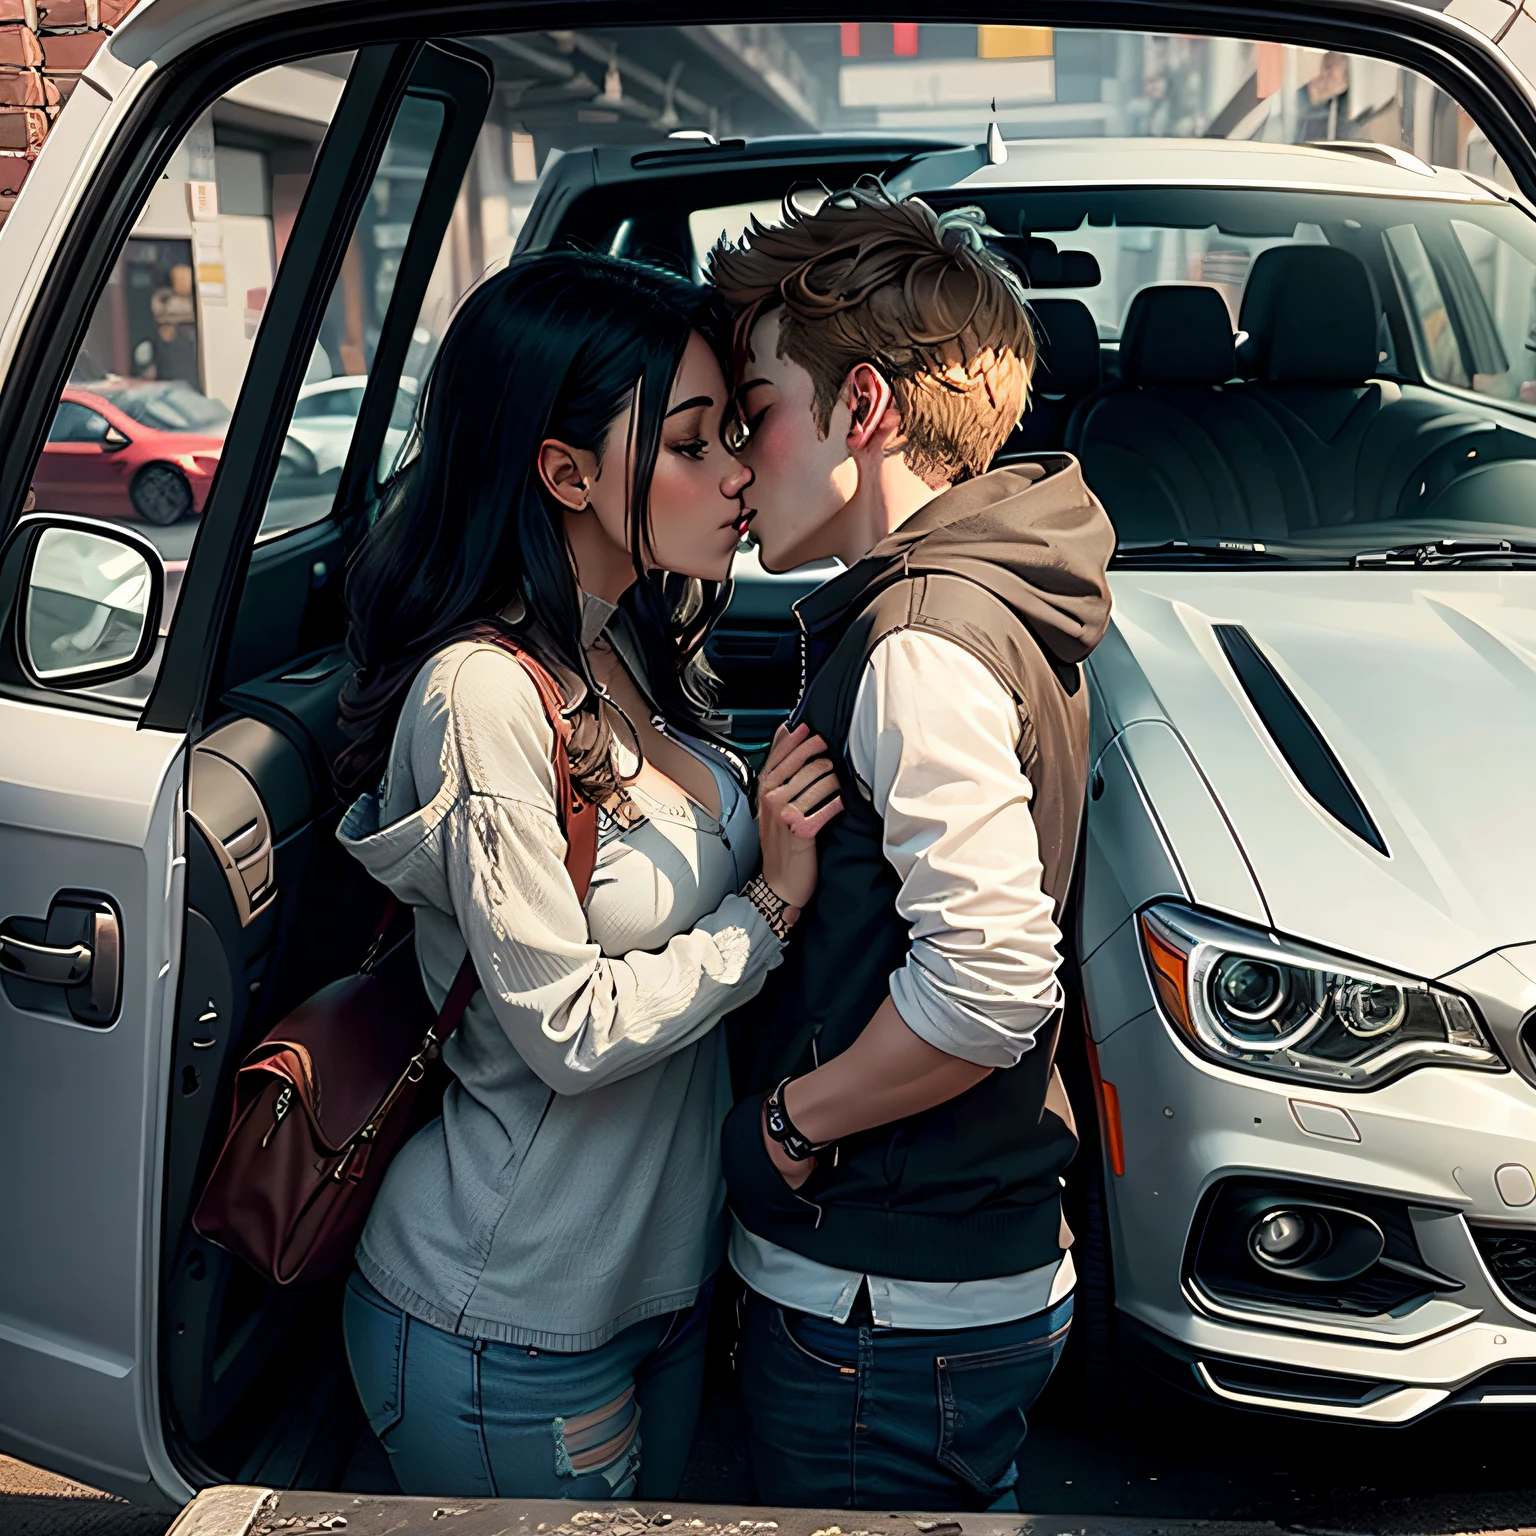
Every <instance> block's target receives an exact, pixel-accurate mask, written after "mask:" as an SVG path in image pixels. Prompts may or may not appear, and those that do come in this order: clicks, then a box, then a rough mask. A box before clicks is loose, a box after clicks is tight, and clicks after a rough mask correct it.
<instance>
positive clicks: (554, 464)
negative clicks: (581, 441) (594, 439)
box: [539, 437, 597, 512]
mask: <svg viewBox="0 0 1536 1536" xmlns="http://www.w3.org/2000/svg"><path fill="white" fill-rule="evenodd" d="M596 477H597V459H596V456H595V455H593V454H592V453H590V452H589V451H588V450H587V449H585V448H572V447H571V446H570V445H569V444H568V443H561V442H557V441H556V440H555V439H554V438H552V437H547V438H545V439H544V441H543V442H542V443H540V444H539V479H540V480H542V481H543V482H544V489H545V490H546V491H548V492H549V494H550V495H551V496H553V497H554V498H555V500H556V501H558V502H559V503H560V505H561V506H562V507H564V508H565V509H566V510H567V511H568V512H585V511H586V510H587V503H588V502H589V501H590V500H591V498H592V482H593V480H594V479H596Z"/></svg>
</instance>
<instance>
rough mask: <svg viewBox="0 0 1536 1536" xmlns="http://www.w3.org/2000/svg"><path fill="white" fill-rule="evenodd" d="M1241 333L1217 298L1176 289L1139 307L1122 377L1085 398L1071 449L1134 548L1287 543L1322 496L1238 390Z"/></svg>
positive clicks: (1152, 293)
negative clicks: (1295, 523)
mask: <svg viewBox="0 0 1536 1536" xmlns="http://www.w3.org/2000/svg"><path fill="white" fill-rule="evenodd" d="M1234 368H1235V363H1234V357H1233V338H1232V322H1231V317H1230V316H1229V314H1228V312H1227V307H1226V304H1225V302H1224V301H1223V299H1222V297H1221V295H1220V294H1219V293H1218V292H1217V291H1216V289H1214V288H1211V287H1207V286H1204V285H1200V284H1192V283H1170V284H1162V285H1158V286H1155V287H1151V288H1144V289H1142V291H1141V292H1140V293H1138V294H1137V295H1136V297H1135V299H1134V300H1132V302H1131V307H1130V310H1129V311H1128V312H1127V314H1126V320H1125V328H1124V331H1123V333H1122V335H1121V340H1120V378H1119V380H1118V381H1115V382H1112V383H1109V384H1106V385H1104V386H1102V387H1101V388H1100V389H1098V390H1097V391H1095V392H1094V393H1092V394H1090V395H1089V396H1088V397H1087V398H1086V399H1084V400H1083V401H1082V402H1081V403H1080V404H1079V405H1078V407H1077V408H1076V410H1075V411H1074V412H1073V415H1072V419H1071V421H1070V422H1069V424H1068V428H1067V438H1066V446H1067V450H1068V452H1071V453H1075V454H1077V456H1078V457H1079V459H1080V460H1081V461H1082V466H1083V474H1084V477H1085V478H1086V480H1087V482H1088V484H1089V486H1090V488H1091V489H1092V490H1093V491H1094V492H1095V493H1096V494H1097V495H1098V497H1099V499H1100V500H1101V501H1102V502H1103V503H1104V505H1105V508H1106V509H1107V511H1108V512H1109V515H1110V518H1111V519H1112V520H1113V522H1114V524H1115V527H1116V530H1117V532H1118V533H1119V535H1120V538H1121V540H1122V541H1125V542H1129V543H1148V542H1151V543H1155V542H1159V541H1161V540H1164V539H1207V538H1231V539H1245V540H1246V539H1266V538H1275V539H1283V538H1284V537H1285V536H1286V534H1287V532H1288V530H1289V529H1290V527H1291V519H1292V517H1293V516H1297V515H1299V516H1301V517H1304V518H1306V517H1310V515H1311V502H1312V497H1311V491H1310V488H1309V486H1308V484H1307V479H1306V476H1305V474H1304V473H1303V470H1302V466H1301V463H1300V460H1299V459H1298V456H1297V454H1296V451H1295V449H1294V448H1293V447H1292V446H1291V444H1290V442H1289V440H1288V439H1287V436H1286V434H1285V432H1284V431H1283V430H1281V428H1280V426H1279V425H1278V424H1277V423H1276V421H1275V419H1274V417H1273V416H1272V415H1271V414H1270V413H1269V412H1268V411H1267V410H1266V409H1265V408H1264V407H1263V406H1262V405H1260V404H1258V403H1257V402H1255V401H1254V400H1253V399H1251V398H1249V397H1248V394H1247V393H1246V392H1245V391H1244V390H1243V389H1242V388H1241V387H1237V388H1234V387H1232V382H1231V381H1232V379H1233V373H1234Z"/></svg>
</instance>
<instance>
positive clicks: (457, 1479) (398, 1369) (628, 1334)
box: [342, 1270, 713, 1500]
mask: <svg viewBox="0 0 1536 1536" xmlns="http://www.w3.org/2000/svg"><path fill="white" fill-rule="evenodd" d="M712 1289H713V1283H711V1284H710V1285H707V1286H705V1288H704V1290H703V1292H702V1293H701V1294H700V1296H699V1299H698V1301H697V1302H696V1303H695V1304H694V1306H693V1307H692V1308H691V1309H690V1310H689V1311H687V1312H669V1313H667V1314H666V1315H665V1316H662V1317H653V1318H649V1319H648V1320H647V1321H645V1322H643V1323H635V1324H634V1325H633V1326H632V1327H629V1328H626V1329H625V1330H624V1331H623V1332H622V1333H619V1334H616V1335H615V1336H614V1337H613V1338H611V1339H610V1340H609V1341H608V1342H607V1343H606V1344H604V1345H602V1346H601V1347H600V1348H598V1349H589V1350H584V1351H582V1352H581V1353H580V1354H555V1353H552V1352H551V1351H549V1350H540V1349H525V1348H523V1347H522V1346H520V1345H517V1344H498V1343H492V1342H487V1341H485V1340H483V1339H466V1338H460V1337H459V1336H458V1335H457V1334H452V1333H445V1332H443V1331H442V1330H441V1329H439V1328H433V1327H431V1326H430V1325H429V1324H427V1323H423V1322H420V1321H418V1320H417V1319H416V1318H414V1317H409V1316H407V1315H406V1314H405V1313H404V1312H402V1311H401V1310H400V1309H399V1307H396V1306H393V1305H392V1304H391V1303H390V1302H388V1301H386V1300H385V1299H384V1297H382V1296H381V1295H379V1293H378V1292H377V1291H376V1290H374V1288H373V1287H372V1286H371V1285H369V1284H368V1282H367V1281H366V1280H364V1279H363V1277H362V1275H360V1274H359V1273H358V1272H357V1271H356V1270H353V1271H352V1275H351V1278H350V1279H349V1280H348V1282H347V1295H346V1301H345V1303H344V1305H343V1309H342V1332H343V1334H344V1336H345V1338H346V1345H347V1359H348V1360H349V1361H350V1363H351V1366H352V1379H353V1380H354V1381H355V1382H356V1384H357V1394H358V1397H359V1398H361V1400H362V1405H363V1411H364V1412H365V1413H366V1414H367V1415H368V1423H369V1425H370V1426H371V1427H372V1429H373V1432H374V1434H376V1435H377V1436H378V1437H379V1440H380V1441H381V1442H382V1444H383V1446H384V1449H385V1451H386V1452H387V1453H388V1455H389V1460H390V1465H391V1466H392V1467H393V1468H394V1471H395V1477H396V1479H397V1480H398V1482H399V1484H400V1487H401V1489H402V1490H403V1491H404V1492H405V1493H416V1494H437V1495H440V1496H447V1497H450V1498H482V1499H486V1498H498V1497H500V1498H536V1499H586V1500H591V1499H631V1498H636V1497H639V1498H647V1499H675V1498H676V1497H677V1485H678V1481H679V1479H680V1478H681V1477H682V1475H683V1467H684V1465H685V1463H686V1462H687V1460H688V1447H689V1444H690V1443H691V1441H692V1440H693V1429H694V1425H695V1424H696V1423H697V1422H698V1417H699V1398H700V1395H701V1393H702V1392H703V1388H704V1345H705V1341H706V1339H707V1336H708V1332H709V1297H710V1292H711V1290H712ZM642 1420H643V1426H642Z"/></svg>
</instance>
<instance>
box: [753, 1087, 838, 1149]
mask: <svg viewBox="0 0 1536 1536" xmlns="http://www.w3.org/2000/svg"><path fill="white" fill-rule="evenodd" d="M790 1081H791V1079H790V1078H787V1077H786V1078H785V1079H784V1081H783V1082H781V1083H780V1084H779V1086H778V1087H777V1088H775V1089H774V1090H773V1092H772V1093H770V1094H769V1095H768V1097H767V1098H766V1099H765V1100H764V1101H763V1108H764V1111H765V1116H764V1123H765V1124H766V1125H767V1127H768V1136H769V1138H770V1140H773V1141H776V1142H778V1144H779V1145H780V1146H781V1147H782V1148H783V1149H784V1155H785V1157H787V1158H789V1159H790V1161H791V1162H796V1163H803V1162H804V1161H805V1160H806V1159H807V1158H808V1157H814V1156H815V1154H816V1153H817V1152H818V1151H820V1150H821V1148H822V1147H824V1146H826V1142H820V1143H816V1142H812V1141H811V1140H810V1139H809V1138H807V1137H805V1136H802V1135H801V1134H800V1132H799V1131H798V1130H797V1129H796V1128H795V1122H794V1121H793V1120H791V1119H790V1118H789V1111H788V1109H786V1108H785V1107H784V1089H785V1086H786V1084H788V1083H789V1082H790Z"/></svg>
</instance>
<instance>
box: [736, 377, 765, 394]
mask: <svg viewBox="0 0 1536 1536" xmlns="http://www.w3.org/2000/svg"><path fill="white" fill-rule="evenodd" d="M771 383H773V380H772V379H748V380H746V382H745V383H742V384H738V385H737V386H736V393H737V394H738V395H744V394H746V392H747V391H748V390H749V389H756V388H757V386H758V385H759V384H771Z"/></svg>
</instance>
